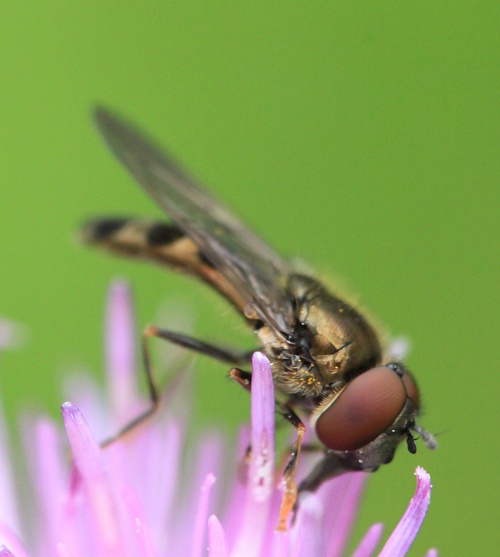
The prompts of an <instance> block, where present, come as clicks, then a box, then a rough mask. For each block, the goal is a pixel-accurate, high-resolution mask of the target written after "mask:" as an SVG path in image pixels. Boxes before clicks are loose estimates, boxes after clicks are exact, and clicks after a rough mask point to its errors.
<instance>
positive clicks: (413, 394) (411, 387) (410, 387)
mask: <svg viewBox="0 0 500 557" xmlns="http://www.w3.org/2000/svg"><path fill="white" fill-rule="evenodd" d="M401 380H402V381H403V383H404V386H405V389H406V394H407V395H408V398H409V399H410V400H411V401H412V402H413V404H414V405H415V408H416V409H417V411H418V409H419V408H420V391H419V389H418V385H417V383H416V381H415V379H413V375H412V374H411V373H409V372H408V371H405V372H404V373H403V376H402V377H401Z"/></svg>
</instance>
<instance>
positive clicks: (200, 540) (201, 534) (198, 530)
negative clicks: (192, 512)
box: [191, 474, 215, 557]
mask: <svg viewBox="0 0 500 557" xmlns="http://www.w3.org/2000/svg"><path fill="white" fill-rule="evenodd" d="M214 483H215V476H214V475H213V474H209V475H208V476H207V477H206V479H205V482H204V483H203V486H202V488H201V497H200V500H199V504H198V511H197V513H196V519H195V522H194V528H193V532H192V534H191V536H192V549H191V557H202V555H203V550H204V548H205V547H206V543H205V527H206V524H207V522H208V521H207V515H208V503H209V500H210V492H211V489H212V486H213V485H214Z"/></svg>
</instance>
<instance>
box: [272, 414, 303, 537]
mask: <svg viewBox="0 0 500 557" xmlns="http://www.w3.org/2000/svg"><path fill="white" fill-rule="evenodd" d="M278 411H279V412H280V413H281V414H282V415H283V417H284V418H285V419H286V420H287V421H288V422H290V423H291V424H292V425H293V427H295V429H296V430H297V439H296V440H295V443H294V444H293V446H292V450H291V452H290V456H289V457H288V462H287V464H286V466H285V471H284V472H283V483H284V489H283V496H282V499H281V507H280V513H279V518H278V526H277V527H276V530H277V531H278V532H286V529H287V524H288V518H289V516H290V514H291V513H292V511H293V509H294V507H295V502H296V500H297V492H298V490H297V482H296V475H297V464H298V460H299V455H300V450H301V448H302V440H303V438H304V434H305V432H306V426H305V425H304V424H303V423H302V420H301V419H300V418H299V417H298V416H297V414H296V413H295V412H294V411H293V410H292V408H291V407H290V406H289V405H288V404H280V405H278Z"/></svg>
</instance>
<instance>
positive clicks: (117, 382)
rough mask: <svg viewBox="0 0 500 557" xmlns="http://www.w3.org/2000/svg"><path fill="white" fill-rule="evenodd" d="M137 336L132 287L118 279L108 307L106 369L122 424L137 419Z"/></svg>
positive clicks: (113, 400) (109, 391)
mask: <svg viewBox="0 0 500 557" xmlns="http://www.w3.org/2000/svg"><path fill="white" fill-rule="evenodd" d="M136 339H137V335H136V330H135V320H134V311H133V309H132V296H131V292H130V289H129V287H128V285H127V283H126V282H125V281H115V282H114V283H113V284H112V285H111V288H110V291H109V295H108V302H107V308H106V369H107V382H108V393H109V397H110V399H111V400H112V405H113V408H114V409H115V412H114V415H115V416H116V417H117V419H118V420H119V422H120V423H123V422H126V421H127V420H130V419H131V418H134V417H135V416H134V415H131V412H132V413H133V412H134V411H135V410H136V408H137V402H138V401H137V397H136V392H137V389H136V380H137V370H136V354H135V350H134V347H135V343H136Z"/></svg>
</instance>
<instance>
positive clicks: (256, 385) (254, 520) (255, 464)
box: [231, 352, 275, 557]
mask: <svg viewBox="0 0 500 557" xmlns="http://www.w3.org/2000/svg"><path fill="white" fill-rule="evenodd" d="M274 405H275V402H274V387H273V379H272V372H271V366H270V364H269V361H268V359H267V358H266V357H265V356H264V355H263V354H260V353H259V352H256V353H255V354H254V356H253V358H252V392H251V417H252V432H251V443H252V456H251V461H250V471H249V475H248V487H247V492H246V496H245V500H244V501H243V503H242V505H241V506H240V510H239V515H240V517H241V522H240V531H239V532H238V535H237V536H236V541H235V544H234V548H233V550H232V552H231V555H232V557H240V556H241V557H254V556H255V557H256V556H258V555H260V554H261V553H260V548H261V544H262V543H263V540H264V538H265V535H266V527H267V526H268V517H269V512H270V508H271V502H272V501H271V497H270V495H271V493H272V488H273V472H274V413H275V408H274Z"/></svg>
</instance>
